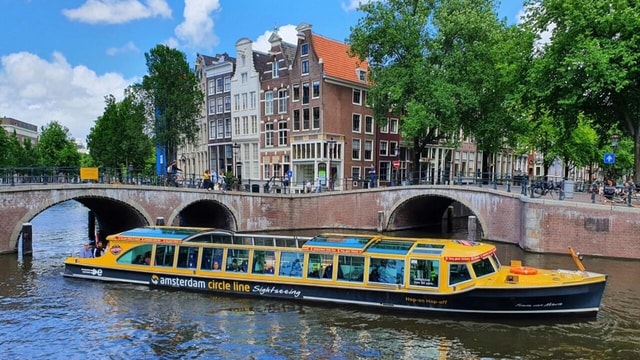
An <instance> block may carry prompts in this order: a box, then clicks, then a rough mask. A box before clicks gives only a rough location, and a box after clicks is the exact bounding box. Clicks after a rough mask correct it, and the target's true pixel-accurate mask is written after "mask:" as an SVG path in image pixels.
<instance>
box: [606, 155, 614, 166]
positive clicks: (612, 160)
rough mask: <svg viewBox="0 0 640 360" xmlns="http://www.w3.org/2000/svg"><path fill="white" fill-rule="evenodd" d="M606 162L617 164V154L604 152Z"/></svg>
mask: <svg viewBox="0 0 640 360" xmlns="http://www.w3.org/2000/svg"><path fill="white" fill-rule="evenodd" d="M604 163H605V164H607V165H611V164H615V163H616V154H612V153H607V154H604Z"/></svg>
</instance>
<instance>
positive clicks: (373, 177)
mask: <svg viewBox="0 0 640 360" xmlns="http://www.w3.org/2000/svg"><path fill="white" fill-rule="evenodd" d="M374 187H376V167H375V166H374V165H373V164H371V167H370V168H369V188H374Z"/></svg>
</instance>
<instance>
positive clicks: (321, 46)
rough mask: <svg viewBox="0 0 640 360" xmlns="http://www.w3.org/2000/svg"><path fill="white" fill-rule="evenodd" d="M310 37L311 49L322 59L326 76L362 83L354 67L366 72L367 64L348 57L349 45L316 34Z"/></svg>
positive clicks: (367, 69)
mask: <svg viewBox="0 0 640 360" xmlns="http://www.w3.org/2000/svg"><path fill="white" fill-rule="evenodd" d="M311 37H312V38H311V41H312V42H313V49H314V51H315V52H316V54H317V55H318V58H320V59H322V62H323V64H324V73H325V75H326V76H328V77H333V78H337V79H341V80H346V81H352V82H356V83H362V81H360V79H359V78H358V74H357V72H356V69H362V70H365V71H366V72H368V71H369V64H368V63H367V62H366V61H360V59H358V58H357V57H350V56H349V54H347V51H348V50H349V45H347V44H345V43H341V42H339V41H336V40H332V39H328V38H326V37H323V36H320V35H316V34H313V35H311Z"/></svg>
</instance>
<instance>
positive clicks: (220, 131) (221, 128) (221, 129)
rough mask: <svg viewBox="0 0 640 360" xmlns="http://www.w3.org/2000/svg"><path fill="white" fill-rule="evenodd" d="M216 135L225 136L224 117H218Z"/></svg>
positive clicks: (218, 136)
mask: <svg viewBox="0 0 640 360" xmlns="http://www.w3.org/2000/svg"><path fill="white" fill-rule="evenodd" d="M216 137H217V138H218V139H222V138H224V120H223V119H218V131H217V134H216Z"/></svg>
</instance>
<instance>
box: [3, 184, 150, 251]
mask: <svg viewBox="0 0 640 360" xmlns="http://www.w3.org/2000/svg"><path fill="white" fill-rule="evenodd" d="M38 193H45V196H39V200H40V201H37V202H35V203H37V206H35V207H30V208H29V210H28V211H27V212H26V213H25V214H23V215H22V216H21V217H20V218H19V221H18V222H17V224H16V225H15V227H14V229H13V231H12V232H11V237H10V239H9V241H10V246H11V247H12V248H13V249H17V247H18V241H19V239H20V234H21V232H22V225H23V224H24V223H27V222H30V221H31V220H33V219H34V218H35V217H36V216H38V215H39V214H40V213H42V212H43V211H45V210H47V209H49V208H51V207H53V206H56V205H58V204H61V203H63V202H66V201H71V200H75V201H78V202H79V203H81V204H82V205H84V206H85V207H87V208H88V209H89V210H92V211H94V212H95V203H94V205H93V206H94V208H92V206H91V205H89V206H88V205H87V204H88V203H91V201H87V200H88V199H95V200H96V201H98V202H100V201H103V202H104V203H105V204H114V203H116V204H118V205H119V207H121V208H129V209H131V212H130V213H137V214H139V215H140V216H139V217H138V219H139V220H141V221H146V224H149V223H150V221H151V217H150V216H149V214H148V213H147V211H146V210H145V209H144V207H142V206H141V205H140V204H136V203H135V202H124V201H122V200H120V199H117V198H113V197H109V196H106V195H102V196H95V195H92V196H91V195H90V196H88V195H87V194H86V192H84V191H58V192H56V195H59V196H57V197H51V196H46V195H50V194H51V191H46V190H43V191H37V192H33V193H32V196H33V195H35V197H38V196H37V195H38ZM102 218H103V219H104V218H105V217H104V216H102ZM96 220H97V221H98V222H99V221H100V215H99V214H96Z"/></svg>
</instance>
